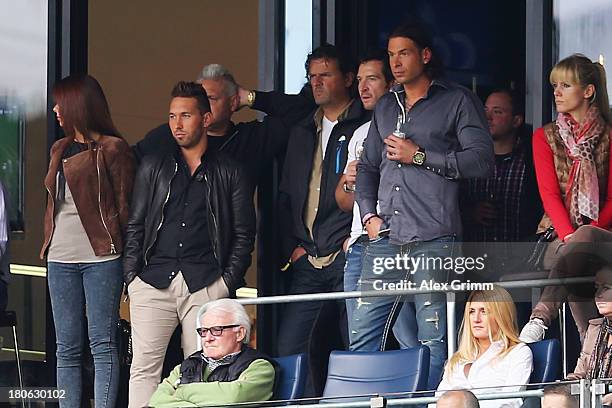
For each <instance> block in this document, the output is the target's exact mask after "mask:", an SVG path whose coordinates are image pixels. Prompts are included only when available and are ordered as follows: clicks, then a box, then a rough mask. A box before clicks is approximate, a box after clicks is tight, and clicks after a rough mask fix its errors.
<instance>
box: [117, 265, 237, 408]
mask: <svg viewBox="0 0 612 408" xmlns="http://www.w3.org/2000/svg"><path fill="white" fill-rule="evenodd" d="M128 292H129V295H130V321H131V324H132V345H133V358H132V367H131V369H130V392H129V407H130V408H142V407H147V406H148V404H149V400H150V399H151V396H152V395H153V393H154V392H155V390H156V389H157V386H158V384H159V383H160V382H161V378H160V376H161V371H162V367H163V364H164V357H165V355H166V349H167V347H168V343H169V341H170V337H171V336H172V333H173V332H174V330H175V329H176V327H177V325H178V324H179V323H180V324H181V327H182V336H181V346H182V348H183V355H184V357H187V356H189V355H191V354H193V353H194V352H195V351H196V350H198V349H199V348H200V346H201V344H200V343H199V342H200V337H199V336H198V335H197V333H196V330H195V329H196V315H197V313H198V310H199V309H200V307H201V306H202V305H203V304H204V303H206V302H208V301H211V300H215V299H220V298H225V297H228V296H229V291H228V288H227V286H226V285H225V282H224V281H223V278H219V279H217V280H216V281H215V282H213V283H212V284H211V285H209V286H207V287H205V288H203V289H201V290H199V291H197V292H195V293H189V289H188V288H187V284H186V283H185V279H183V275H182V274H181V273H179V274H178V275H177V276H176V277H175V278H174V279H173V280H172V282H171V283H170V286H169V287H168V288H167V289H157V288H155V287H153V286H151V285H149V284H148V283H145V282H143V281H142V280H141V279H140V278H139V277H136V278H135V279H134V281H132V283H130V285H129V287H128Z"/></svg>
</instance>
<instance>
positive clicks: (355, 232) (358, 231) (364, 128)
mask: <svg viewBox="0 0 612 408" xmlns="http://www.w3.org/2000/svg"><path fill="white" fill-rule="evenodd" d="M369 130H370V121H367V122H366V123H364V124H363V125H361V126H359V127H358V128H357V129H355V132H354V133H353V137H352V138H351V140H350V141H349V144H348V156H347V160H346V167H345V168H344V174H346V171H347V169H348V165H349V163H350V162H352V161H354V160H357V150H358V149H359V148H362V147H363V142H365V139H366V137H367V136H368V131H369ZM379 210H380V208H379V206H378V203H377V204H376V211H379ZM362 234H367V232H365V229H364V228H363V225H362V224H361V213H360V212H359V206H358V205H357V202H355V204H353V223H352V225H351V236H350V238H349V243H348V246H349V247H350V246H351V245H353V244H354V243H355V241H357V239H358V238H359V237H360V236H361V235H362Z"/></svg>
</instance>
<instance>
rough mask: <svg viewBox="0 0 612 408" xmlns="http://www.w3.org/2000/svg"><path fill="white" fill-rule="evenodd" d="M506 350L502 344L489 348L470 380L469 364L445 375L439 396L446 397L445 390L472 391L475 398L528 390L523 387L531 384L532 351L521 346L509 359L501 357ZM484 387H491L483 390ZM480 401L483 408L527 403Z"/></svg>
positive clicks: (509, 407) (517, 400) (513, 407)
mask: <svg viewBox="0 0 612 408" xmlns="http://www.w3.org/2000/svg"><path fill="white" fill-rule="evenodd" d="M502 348H503V342H501V341H496V342H493V343H491V346H490V347H489V349H488V350H487V351H485V352H484V354H482V355H481V356H480V357H479V358H478V359H477V360H476V361H474V362H472V367H471V368H470V371H469V373H468V376H467V377H466V376H465V370H464V368H465V366H466V364H469V363H461V364H459V365H458V366H457V367H454V368H453V370H452V372H451V374H450V375H448V374H447V373H446V372H445V373H444V377H443V378H442V382H441V383H440V385H439V386H438V391H437V392H436V396H439V395H442V394H443V393H444V391H449V390H458V389H468V390H471V391H472V392H473V393H474V394H475V395H482V394H491V393H498V392H512V391H522V390H524V389H525V386H524V385H521V384H527V383H528V382H529V377H530V375H531V370H532V369H533V356H532V355H531V349H530V348H529V347H527V346H526V345H525V344H523V343H520V344H517V345H516V346H514V348H513V349H512V350H511V351H510V352H509V353H507V354H506V355H505V356H503V357H501V358H497V357H498V355H499V353H500V352H501V351H502ZM484 387H490V388H486V389H479V388H484ZM479 402H480V407H481V408H519V407H520V406H521V405H522V403H523V400H522V399H521V398H512V399H503V400H501V399H500V400H489V401H479ZM432 406H433V405H430V407H432Z"/></svg>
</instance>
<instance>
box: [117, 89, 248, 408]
mask: <svg viewBox="0 0 612 408" xmlns="http://www.w3.org/2000/svg"><path fill="white" fill-rule="evenodd" d="M172 97H173V99H172V101H171V103H170V114H169V125H170V129H171V130H172V134H173V137H174V139H175V141H176V143H177V145H178V148H176V149H169V150H167V153H166V154H165V155H150V156H147V157H146V158H145V159H144V160H143V161H142V163H141V165H140V167H139V169H138V174H137V176H136V182H135V187H134V193H133V199H132V200H133V201H132V206H131V210H130V219H129V222H128V229H127V237H126V246H125V251H124V275H125V281H126V283H127V284H128V293H129V295H130V299H131V301H130V317H131V323H132V341H133V347H134V356H133V361H132V367H131V371H130V396H129V399H130V407H142V406H147V404H148V402H149V399H150V397H151V395H152V394H153V392H154V391H155V388H156V387H157V384H158V383H159V380H160V375H161V370H162V365H163V360H164V356H165V351H166V347H167V345H168V341H169V339H170V336H171V335H172V333H173V331H174V329H175V328H176V326H177V325H178V324H179V323H180V324H181V326H182V327H183V336H182V348H183V354H184V356H189V355H190V354H192V353H193V352H194V351H195V350H196V349H197V347H198V344H197V339H196V337H195V336H194V335H193V332H192V328H193V327H194V324H195V322H196V314H197V310H198V308H199V307H200V306H201V305H202V304H204V303H206V302H207V301H209V300H213V299H217V298H222V297H227V296H229V295H230V294H232V293H233V292H235V290H236V289H237V288H239V287H241V286H242V285H244V274H245V273H246V270H247V268H248V266H249V264H250V263H251V252H252V250H253V246H254V241H255V210H254V207H253V187H252V184H251V183H250V182H249V180H250V178H249V177H248V176H247V175H246V173H245V171H244V170H243V168H242V167H241V165H240V164H238V162H236V161H235V160H233V159H232V158H230V157H228V156H225V155H224V154H223V153H222V152H214V151H212V150H208V137H207V128H208V126H209V125H210V123H211V120H212V116H211V113H210V105H209V102H208V98H207V95H206V92H205V91H204V89H203V88H202V87H201V86H200V85H199V84H196V83H193V82H191V83H188V82H179V83H178V84H177V85H176V86H175V88H174V89H173V91H172Z"/></svg>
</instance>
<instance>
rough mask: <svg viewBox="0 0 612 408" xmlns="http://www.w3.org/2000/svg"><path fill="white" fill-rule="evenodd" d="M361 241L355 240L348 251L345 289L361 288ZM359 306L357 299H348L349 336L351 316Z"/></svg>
mask: <svg viewBox="0 0 612 408" xmlns="http://www.w3.org/2000/svg"><path fill="white" fill-rule="evenodd" d="M362 248H363V247H362V245H361V242H360V241H356V242H354V243H353V244H352V245H351V246H350V247H349V248H348V251H347V252H346V263H345V264H344V291H345V292H352V291H354V290H357V289H358V288H359V277H360V276H361V252H362ZM356 306H357V299H356V298H353V299H346V317H347V318H348V322H349V338H350V333H351V327H350V324H351V317H352V316H353V311H354V310H355V307H356Z"/></svg>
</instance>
